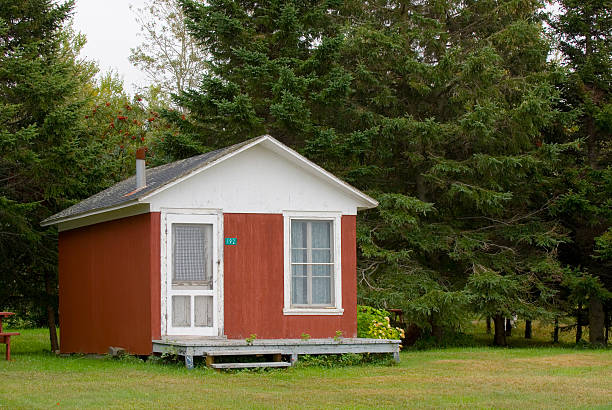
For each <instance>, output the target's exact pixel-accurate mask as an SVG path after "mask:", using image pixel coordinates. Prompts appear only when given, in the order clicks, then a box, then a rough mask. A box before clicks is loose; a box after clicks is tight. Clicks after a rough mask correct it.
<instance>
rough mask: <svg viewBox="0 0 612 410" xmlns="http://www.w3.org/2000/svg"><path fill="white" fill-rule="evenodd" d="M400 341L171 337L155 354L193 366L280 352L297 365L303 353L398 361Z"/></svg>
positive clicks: (158, 345) (159, 342) (156, 347)
mask: <svg viewBox="0 0 612 410" xmlns="http://www.w3.org/2000/svg"><path fill="white" fill-rule="evenodd" d="M400 343H401V341H400V340H391V339H361V338H340V339H337V340H336V339H332V338H329V339H309V340H302V339H256V340H254V341H253V342H252V343H247V342H246V341H245V340H242V339H240V340H236V339H224V338H203V337H192V336H169V337H167V338H163V339H161V340H153V352H154V353H172V354H177V355H181V356H184V357H185V365H186V366H187V367H189V368H191V367H193V358H194V357H195V356H220V355H224V356H231V355H236V356H242V355H264V354H268V355H274V354H278V353H279V352H280V354H281V355H283V356H290V357H291V364H295V362H296V361H297V360H298V356H299V355H301V354H342V353H392V354H393V358H394V359H395V361H396V362H399V345H400Z"/></svg>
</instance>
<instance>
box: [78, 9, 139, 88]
mask: <svg viewBox="0 0 612 410" xmlns="http://www.w3.org/2000/svg"><path fill="white" fill-rule="evenodd" d="M145 3H146V0H127V1H126V0H77V1H76V5H75V9H74V20H73V23H74V29H75V30H76V31H79V32H81V33H83V34H85V35H86V36H87V44H86V45H85V47H84V48H83V50H82V51H81V55H82V56H83V57H85V58H87V59H88V60H94V61H97V62H98V65H99V67H100V71H101V72H107V71H109V70H111V69H113V70H115V71H117V72H118V73H119V75H121V76H122V77H123V79H124V82H125V83H124V84H125V90H126V91H128V92H130V93H134V91H135V89H134V88H135V86H144V85H146V83H147V82H146V78H145V75H144V73H142V72H140V71H139V70H138V69H137V68H136V67H134V66H132V64H130V62H129V61H128V56H129V55H130V48H135V47H136V46H138V43H139V41H140V37H138V36H137V33H138V32H139V30H138V25H137V24H136V20H135V15H134V12H133V11H132V10H130V7H129V6H130V4H131V5H133V6H134V8H141V7H142V6H143V5H144V4H145Z"/></svg>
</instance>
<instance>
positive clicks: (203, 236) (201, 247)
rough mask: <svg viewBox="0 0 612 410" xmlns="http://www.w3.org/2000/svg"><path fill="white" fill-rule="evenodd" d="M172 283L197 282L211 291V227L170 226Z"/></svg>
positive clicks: (196, 225) (200, 225)
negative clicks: (171, 238)
mask: <svg viewBox="0 0 612 410" xmlns="http://www.w3.org/2000/svg"><path fill="white" fill-rule="evenodd" d="M172 233H173V235H172V237H173V248H174V249H173V258H174V260H173V272H172V282H173V283H181V282H197V283H198V284H200V285H206V286H207V287H206V288H207V289H212V225H208V224H172Z"/></svg>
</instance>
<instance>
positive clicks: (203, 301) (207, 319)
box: [193, 296, 213, 327]
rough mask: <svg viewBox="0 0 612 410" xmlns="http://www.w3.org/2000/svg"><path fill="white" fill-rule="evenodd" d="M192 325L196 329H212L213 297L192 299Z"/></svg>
mask: <svg viewBox="0 0 612 410" xmlns="http://www.w3.org/2000/svg"><path fill="white" fill-rule="evenodd" d="M194 304H195V311H194V319H193V321H194V325H195V326H197V327H212V325H213V297H212V296H195V297H194Z"/></svg>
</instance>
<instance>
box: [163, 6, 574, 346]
mask: <svg viewBox="0 0 612 410" xmlns="http://www.w3.org/2000/svg"><path fill="white" fill-rule="evenodd" d="M182 4H183V7H184V10H185V14H186V15H187V17H188V26H189V28H190V31H191V34H192V35H193V37H194V39H195V40H196V41H198V42H200V43H201V44H202V45H203V46H205V47H206V48H207V49H208V50H209V51H210V53H211V60H212V63H211V64H212V68H211V71H210V73H208V74H206V75H204V76H203V80H202V83H201V86H200V87H199V88H198V89H195V90H190V91H188V92H186V93H183V94H182V95H181V96H180V98H179V100H178V101H179V103H180V104H182V105H183V106H184V107H186V108H187V109H188V110H189V112H190V113H191V115H190V117H189V118H188V121H182V122H181V124H180V126H181V127H182V130H183V133H182V134H181V137H176V138H174V139H169V142H168V143H169V144H174V145H175V147H176V148H177V149H176V150H175V152H177V154H178V155H187V154H189V153H192V152H196V151H198V150H202V149H208V147H210V148H212V147H218V146H223V145H227V144H229V143H232V142H236V141H239V140H243V139H246V138H249V137H252V136H254V135H257V134H261V133H264V132H267V133H270V134H272V135H273V136H275V137H276V138H279V139H280V140H281V141H283V142H285V143H287V144H289V145H291V146H293V147H295V148H297V149H299V150H301V151H302V152H303V153H305V154H306V155H307V156H308V157H310V158H311V159H313V160H315V161H316V162H318V163H320V164H321V165H323V166H325V167H326V168H328V169H330V170H331V171H333V172H335V173H336V174H338V175H340V176H341V177H343V178H344V179H346V180H347V181H349V182H351V183H352V184H354V185H356V186H357V187H359V188H361V189H364V190H367V191H368V192H369V193H371V194H372V195H374V196H375V197H376V198H377V199H378V200H379V201H380V206H379V208H378V209H376V210H373V211H369V212H367V213H364V214H363V215H361V216H360V219H359V225H358V244H359V248H360V259H359V280H360V285H361V286H360V298H361V300H362V301H366V302H369V303H372V304H377V305H383V306H387V307H399V308H402V309H404V310H405V312H406V315H407V317H408V318H409V319H410V320H411V321H413V322H415V323H417V324H419V325H420V326H422V327H424V328H428V329H430V330H431V332H432V334H434V335H435V336H436V337H437V338H438V339H440V338H441V336H442V330H443V328H444V327H452V326H455V325H457V324H458V323H460V322H461V320H462V319H463V318H464V317H465V312H466V309H468V308H469V307H470V306H471V307H473V308H476V309H478V311H479V312H482V313H483V314H485V315H490V316H493V317H494V318H495V320H496V322H500V321H501V320H503V317H504V316H509V315H514V314H518V315H521V316H523V317H529V318H531V317H533V316H535V315H538V314H542V313H543V312H544V310H545V308H546V303H545V302H546V300H547V299H548V298H549V297H550V295H551V284H552V283H554V282H555V281H558V280H559V277H558V275H560V272H561V271H560V269H559V266H558V264H557V261H556V258H555V251H556V248H557V246H558V245H559V244H560V243H561V242H563V241H564V240H565V232H564V230H563V229H562V227H561V226H560V225H559V224H558V223H556V221H555V220H554V219H553V218H550V215H549V212H548V210H549V208H550V206H551V204H552V203H553V202H554V200H555V197H556V195H557V194H558V190H559V186H558V184H556V179H555V172H557V171H558V167H559V164H558V159H559V156H560V155H561V153H562V152H563V151H564V150H566V149H568V147H569V144H566V145H561V144H549V143H545V142H543V141H542V130H543V129H544V128H545V127H547V126H548V125H549V124H550V122H551V121H552V120H553V119H554V117H555V111H554V109H553V104H554V102H555V100H556V96H557V92H556V90H555V88H554V87H553V84H552V81H551V76H552V75H553V72H551V70H549V65H548V63H547V55H548V51H549V46H548V43H547V41H546V40H545V38H544V36H543V35H542V25H541V17H540V15H539V10H540V7H541V4H540V2H538V1H532V0H506V1H493V0H485V1H467V2H466V1H451V0H443V1H424V2H401V1H398V2H389V1H376V0H375V1H371V2H352V1H338V0H327V1H323V0H313V1H292V2H284V1H263V2H257V3H253V2H249V1H239V0H210V1H208V2H206V3H201V2H195V1H191V0H183V1H182ZM175 119H177V120H178V116H176V115H175ZM497 325H499V323H497ZM498 327H499V326H496V329H497V328H498ZM502 329H503V327H502ZM496 333H497V332H496ZM495 342H496V343H497V344H505V339H504V338H503V337H502V336H501V335H498V334H496V337H495Z"/></svg>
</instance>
